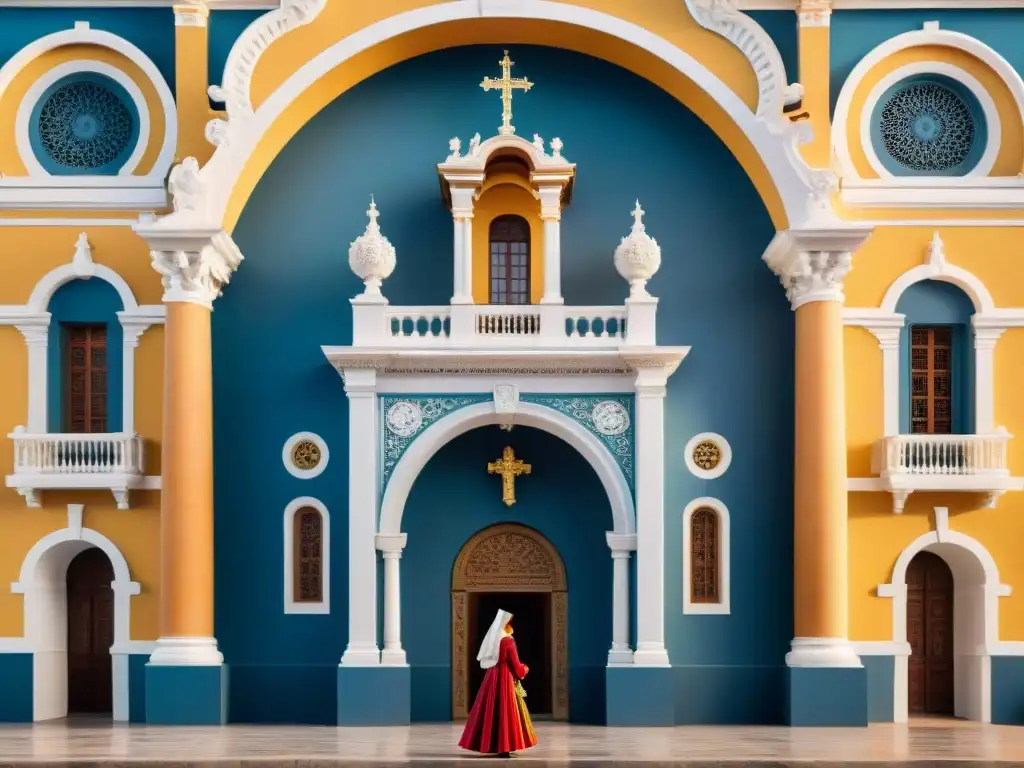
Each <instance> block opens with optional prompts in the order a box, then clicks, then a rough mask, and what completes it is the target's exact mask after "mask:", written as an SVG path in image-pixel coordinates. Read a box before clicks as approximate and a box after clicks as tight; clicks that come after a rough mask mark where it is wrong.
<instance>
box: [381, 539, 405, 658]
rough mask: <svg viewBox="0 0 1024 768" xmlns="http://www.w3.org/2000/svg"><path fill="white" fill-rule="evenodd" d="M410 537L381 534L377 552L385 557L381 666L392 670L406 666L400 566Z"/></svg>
mask: <svg viewBox="0 0 1024 768" xmlns="http://www.w3.org/2000/svg"><path fill="white" fill-rule="evenodd" d="M407 536H408V534H405V533H398V534H378V535H377V549H379V550H380V551H381V554H382V555H383V556H384V650H383V651H381V654H380V663H381V664H384V665H387V666H389V667H404V666H406V661H405V651H404V650H403V649H402V585H401V581H400V578H399V563H400V562H401V560H402V550H403V549H405V542H406V539H407Z"/></svg>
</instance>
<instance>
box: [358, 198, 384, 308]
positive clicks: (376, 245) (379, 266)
mask: <svg viewBox="0 0 1024 768" xmlns="http://www.w3.org/2000/svg"><path fill="white" fill-rule="evenodd" d="M366 215H367V216H368V217H369V219H370V222H369V223H368V224H367V225H366V231H365V232H363V234H362V235H360V236H359V237H357V238H356V239H355V241H353V243H352V245H351V246H349V249H348V265H349V267H351V268H352V271H353V272H354V273H355V274H356V277H358V278H359V279H360V280H362V281H363V284H364V285H365V286H366V290H365V291H363V296H373V297H381V298H383V294H381V292H380V286H381V283H382V282H383V281H384V280H387V279H388V278H389V277H390V276H391V273H392V272H394V271H395V246H393V245H392V244H391V243H390V241H389V240H388V239H387V238H386V237H384V235H383V234H381V231H380V225H379V224H378V223H377V217H379V216H380V213H379V212H378V211H377V204H376V203H375V202H374V201H373V198H372V197H371V198H370V209H369V210H368V211H367V212H366Z"/></svg>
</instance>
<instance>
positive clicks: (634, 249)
mask: <svg viewBox="0 0 1024 768" xmlns="http://www.w3.org/2000/svg"><path fill="white" fill-rule="evenodd" d="M643 217H644V210H643V208H641V207H640V201H639V200H637V201H636V208H634V209H633V229H632V230H631V231H630V233H629V235H628V236H626V237H624V238H622V242H621V243H619V247H618V248H616V249H615V269H617V270H618V272H619V274H620V275H622V279H623V280H626V281H627V282H628V283H629V295H630V297H631V298H648V297H650V294H649V293H648V292H647V281H648V280H650V279H651V278H652V277H654V275H655V273H657V271H658V269H659V268H660V267H661V246H659V245H658V241H657V240H655V239H654V238H653V237H651V236H650V235H648V234H647V229H646V228H645V227H644V222H643Z"/></svg>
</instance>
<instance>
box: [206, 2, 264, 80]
mask: <svg viewBox="0 0 1024 768" xmlns="http://www.w3.org/2000/svg"><path fill="white" fill-rule="evenodd" d="M265 13H267V11H266V10H262V11H237V10H230V11H226V10H218V11H211V12H210V18H209V20H208V22H207V36H208V37H207V39H208V41H209V60H208V66H209V81H208V82H210V83H211V84H215V85H219V84H221V83H222V82H223V80H224V64H225V62H227V60H228V54H229V53H231V46H232V45H234V44H235V40H237V39H238V36H239V35H240V34H242V31H243V30H244V29H245V28H246V27H248V26H249V25H250V24H251V23H252V22H254V21H255V20H256V19H258V18H259V17H260V16H262V15H263V14H265Z"/></svg>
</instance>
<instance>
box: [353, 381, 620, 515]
mask: <svg viewBox="0 0 1024 768" xmlns="http://www.w3.org/2000/svg"><path fill="white" fill-rule="evenodd" d="M502 417H503V418H507V416H505V415H503V416H502ZM497 423H500V422H499V415H498V414H497V413H496V412H495V406H494V402H493V401H492V402H485V403H477V404H475V405H470V406H466V407H465V408H460V409H458V410H457V411H453V412H452V413H450V414H448V415H446V416H444V417H442V418H440V419H438V420H437V421H435V422H434V423H433V424H431V425H430V426H429V427H427V428H426V429H425V430H423V431H422V432H421V433H420V434H419V435H417V436H416V439H415V440H413V441H412V443H410V445H409V446H408V448H407V449H406V451H405V453H404V454H402V458H401V459H400V460H399V461H398V464H396V465H395V469H394V471H393V472H392V474H391V479H390V482H389V483H388V487H387V489H386V490H385V492H384V497H383V499H382V500H381V512H380V528H379V530H378V533H381V534H399V533H401V532H402V514H403V512H404V510H405V502H406V500H407V499H408V497H409V492H410V491H411V490H412V486H413V483H414V482H415V481H416V478H417V477H419V475H420V472H422V471H423V468H424V467H425V466H426V465H427V462H428V461H429V460H430V459H431V457H432V456H433V455H434V454H435V453H437V452H438V451H439V450H440V449H441V448H443V447H444V446H445V445H447V444H448V443H450V442H451V441H452V440H454V439H455V438H456V437H458V436H459V435H461V434H463V433H465V432H468V431H470V430H471V429H476V428H477V427H481V426H485V425H488V424H497ZM513 423H514V424H516V425H521V426H527V427H534V428H536V429H540V430H543V431H545V432H549V433H550V434H553V435H555V436H556V437H559V438H561V439H562V440H564V441H565V442H567V443H568V444H569V445H571V446H572V447H573V448H575V449H576V450H577V451H579V453H580V455H581V456H583V458H584V459H586V460H587V463H589V464H590V466H591V467H593V469H594V472H595V473H596V474H597V476H598V478H599V479H600V481H601V485H602V486H603V487H604V490H605V493H606V494H607V495H608V501H609V502H610V504H611V509H612V522H613V526H612V530H613V532H614V533H619V534H633V533H636V512H635V509H634V507H633V496H632V494H631V493H630V490H629V485H628V484H627V483H626V478H625V476H623V474H622V470H620V469H619V466H618V464H616V463H615V459H614V458H612V455H611V453H610V452H609V451H608V449H607V448H606V447H605V446H604V445H603V444H602V443H601V441H600V440H598V439H597V437H595V436H594V435H593V434H592V433H591V432H589V431H587V429H586V428H584V427H582V426H580V425H579V424H578V423H577V422H575V421H573V420H572V419H570V418H569V417H568V416H565V415H564V414H561V413H559V412H558V411H555V410H553V409H551V408H545V407H544V406H541V405H537V404H536V403H525V402H520V403H519V404H518V405H517V407H516V413H515V415H514V420H513ZM367 482H372V480H369V479H368V480H367Z"/></svg>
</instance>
